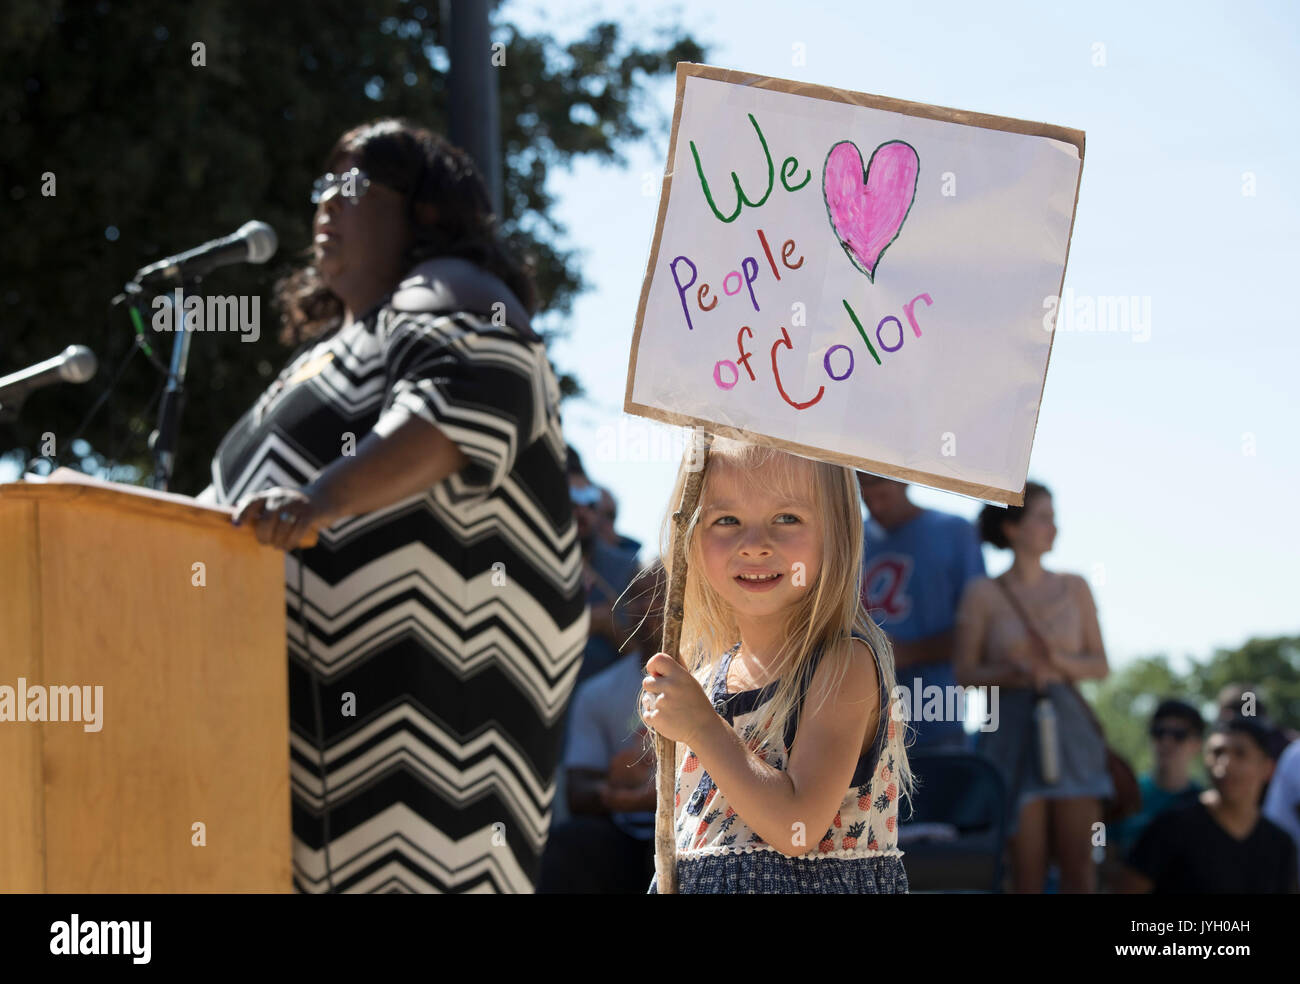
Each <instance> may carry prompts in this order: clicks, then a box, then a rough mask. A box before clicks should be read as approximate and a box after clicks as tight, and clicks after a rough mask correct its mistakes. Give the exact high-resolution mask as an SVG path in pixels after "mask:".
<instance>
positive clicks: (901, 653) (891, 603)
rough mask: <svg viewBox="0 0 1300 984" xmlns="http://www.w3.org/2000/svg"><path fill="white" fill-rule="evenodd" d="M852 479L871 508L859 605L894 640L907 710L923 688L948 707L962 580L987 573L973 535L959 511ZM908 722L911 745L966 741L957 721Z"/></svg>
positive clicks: (890, 486)
mask: <svg viewBox="0 0 1300 984" xmlns="http://www.w3.org/2000/svg"><path fill="white" fill-rule="evenodd" d="M858 485H859V486H860V487H861V489H862V501H863V502H864V503H866V506H867V511H868V512H869V513H870V520H869V521H868V523H867V525H866V529H865V531H864V537H865V541H866V542H865V543H864V544H863V576H862V603H863V604H864V605H865V606H866V608H867V611H868V612H870V613H871V617H872V618H873V619H875V621H876V624H877V625H879V626H880V627H881V628H882V629H883V630H884V631H885V634H886V635H887V636H889V641H890V642H891V643H892V644H893V646H894V666H895V671H896V676H897V680H898V684H899V686H900V687H905V688H907V689H906V694H907V713H908V714H910V713H911V712H912V710H913V708H915V707H924V705H925V692H924V688H926V687H929V686H937V687H939V688H941V689H942V692H943V694H944V699H943V701H942V703H943V706H944V707H945V709H946V708H947V706H948V700H947V693H948V691H947V689H946V688H948V687H951V686H956V683H957V680H956V677H955V676H954V675H953V669H952V647H953V625H954V623H955V621H956V616H957V605H958V603H959V602H960V601H961V596H962V592H963V590H965V587H966V585H967V583H968V582H970V581H971V580H973V579H974V578H977V577H984V576H985V571H984V554H983V553H982V552H981V550H980V542H979V535H978V533H977V532H976V530H975V526H974V525H973V524H972V523H970V522H968V521H967V520H964V519H962V518H961V517H960V516H953V515H951V514H950V513H944V512H938V511H937V510H934V509H923V508H921V507H920V506H918V505H916V504H915V503H913V502H912V501H911V500H910V499H909V498H908V497H907V486H906V485H905V484H903V483H902V482H895V481H892V480H891V479H888V478H878V477H877V476H875V475H868V474H866V473H865V472H859V473H858ZM918 686H919V687H920V688H921V692H920V693H919V694H917V693H916V691H917V688H918ZM946 717H947V715H946V714H945V718H946ZM910 727H911V728H912V729H913V730H914V731H915V734H916V738H915V745H914V746H911V747H915V748H918V749H919V748H921V747H923V746H926V747H931V748H933V747H937V746H957V747H963V748H964V747H966V744H967V742H966V732H965V730H964V728H963V727H962V722H961V721H960V720H947V719H945V720H939V721H925V720H913V721H911V722H910Z"/></svg>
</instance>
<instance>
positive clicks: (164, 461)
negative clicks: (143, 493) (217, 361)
mask: <svg viewBox="0 0 1300 984" xmlns="http://www.w3.org/2000/svg"><path fill="white" fill-rule="evenodd" d="M199 279H200V278H198V277H194V278H191V279H187V280H185V281H184V283H183V284H182V286H181V287H180V295H181V296H180V298H179V301H180V303H177V297H176V292H175V291H173V292H172V293H170V294H167V295H165V296H166V297H167V299H168V300H167V302H168V303H169V304H170V305H171V306H172V330H173V331H174V332H176V338H175V339H174V341H173V342H172V358H171V365H170V366H169V367H168V370H167V386H166V388H165V389H164V390H163V395H162V402H161V403H159V405H158V426H157V428H156V429H155V430H154V432H153V433H152V434H150V435H149V449H150V450H151V451H152V452H153V457H154V472H153V487H154V488H155V489H157V490H158V491H160V492H166V491H167V486H168V485H169V484H170V482H171V478H172V471H173V470H174V469H175V466H176V434H177V431H178V430H179V428H180V421H181V411H182V410H183V409H184V403H185V373H186V370H187V368H188V367H189V361H190V334H191V332H190V331H189V329H188V328H187V327H186V324H185V299H186V297H187V296H188V295H190V294H193V295H194V296H197V297H201V295H199Z"/></svg>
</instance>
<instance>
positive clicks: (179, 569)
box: [0, 469, 292, 892]
mask: <svg viewBox="0 0 1300 984" xmlns="http://www.w3.org/2000/svg"><path fill="white" fill-rule="evenodd" d="M230 516H231V511H230V510H229V509H224V508H218V507H211V506H205V505H201V504H199V503H197V502H196V501H195V500H193V499H189V498H187V497H185V496H179V495H169V494H166V493H157V492H151V491H148V490H144V489H139V488H136V487H134V486H127V485H114V484H111V483H106V482H98V481H96V480H94V479H90V478H87V477H86V476H83V475H80V474H78V473H75V472H70V471H68V470H67V469H60V470H58V471H57V472H55V473H54V474H53V475H51V476H50V477H49V478H48V479H46V480H44V481H28V482H19V483H13V484H8V485H0V892H289V891H291V890H292V884H291V880H290V821H289V726H288V702H289V698H288V662H287V657H286V654H285V608H284V554H283V553H282V552H280V551H279V550H275V549H273V548H271V547H265V546H262V545H261V544H259V543H258V542H257V539H256V537H255V536H253V534H252V532H251V530H249V529H247V528H244V529H240V528H235V527H232V526H231V525H230ZM196 565H202V566H196ZM200 581H202V582H203V583H202V584H200V583H199V582H200ZM72 687H76V688H78V690H79V691H80V696H82V697H90V698H91V700H90V701H87V702H85V703H84V704H83V703H81V702H80V701H78V700H77V699H76V697H75V696H74V695H73V694H72V692H71V690H70V688H72ZM97 687H102V688H103V689H102V691H99V693H102V699H101V700H98V701H97V700H94V696H93V695H94V694H95V693H96V689H95V688H97ZM6 688H7V691H8V693H6ZM87 688H89V689H87ZM41 694H44V695H45V699H44V700H42V699H41ZM6 696H8V698H9V699H8V702H7V705H6ZM24 697H25V699H23V700H21V703H20V699H22V698H24ZM42 704H44V712H43V713H42V709H41V706H40V705H42ZM78 710H79V712H80V718H81V719H80V720H68V719H67V718H69V717H72V716H74V715H76V714H77V713H78ZM92 713H93V714H95V715H97V716H98V721H97V722H93V721H90V720H88V719H89V718H90V717H91V715H92ZM38 716H42V717H44V718H45V720H43V721H41V720H31V719H30V718H31V717H38ZM56 716H59V717H60V718H61V719H59V720H53V718H55V717H56ZM96 726H97V730H95V729H96ZM88 728H90V729H91V730H87V729H88ZM200 824H201V825H202V826H201V827H200V826H197V825H200ZM200 843H201V844H202V846H199V845H200Z"/></svg>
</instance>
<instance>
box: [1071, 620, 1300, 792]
mask: <svg viewBox="0 0 1300 984" xmlns="http://www.w3.org/2000/svg"><path fill="white" fill-rule="evenodd" d="M1229 683H1239V684H1249V685H1251V686H1253V687H1256V688H1257V690H1256V693H1257V695H1258V697H1259V700H1260V702H1261V703H1262V704H1263V705H1264V708H1265V710H1266V711H1267V715H1268V718H1269V719H1270V720H1271V721H1272V723H1273V724H1275V725H1278V726H1282V727H1286V728H1297V727H1300V636H1277V637H1273V638H1260V639H1250V640H1249V641H1247V642H1246V643H1244V644H1243V645H1241V646H1238V647H1237V648H1235V649H1219V650H1216V651H1215V652H1214V654H1213V655H1211V656H1210V657H1209V658H1208V659H1206V660H1203V661H1197V662H1194V663H1193V664H1192V666H1191V669H1190V672H1189V673H1187V674H1186V675H1181V676H1180V675H1179V674H1178V673H1176V672H1175V671H1174V670H1173V669H1172V668H1171V667H1170V665H1169V661H1168V659H1167V658H1166V657H1165V656H1150V657H1146V658H1143V659H1138V660H1134V661H1133V662H1131V663H1128V664H1126V665H1125V666H1124V667H1123V668H1122V669H1120V670H1117V671H1114V672H1112V673H1111V675H1110V677H1108V678H1107V679H1106V680H1104V681H1102V683H1101V684H1100V686H1096V685H1093V686H1092V687H1091V688H1090V689H1091V690H1092V695H1093V696H1094V707H1095V708H1096V710H1097V716H1098V717H1099V718H1100V719H1101V721H1102V724H1103V725H1104V726H1105V728H1106V738H1107V740H1108V741H1109V742H1110V744H1111V745H1112V746H1114V748H1115V749H1116V750H1117V751H1118V752H1119V753H1120V754H1121V755H1123V756H1124V757H1125V758H1127V759H1128V760H1129V762H1130V763H1131V764H1132V765H1133V767H1134V769H1136V770H1137V771H1138V772H1139V773H1142V772H1146V771H1149V770H1150V769H1151V768H1152V764H1153V756H1152V752H1151V741H1150V739H1149V738H1148V736H1147V729H1148V727H1149V726H1150V723H1151V713H1152V712H1153V711H1154V710H1155V709H1156V705H1157V704H1158V703H1159V702H1160V701H1161V700H1163V699H1164V698H1166V697H1175V698H1178V699H1180V700H1185V701H1187V702H1188V703H1190V704H1191V705H1193V706H1194V707H1198V708H1200V709H1201V713H1202V714H1203V715H1204V716H1205V718H1206V724H1207V727H1208V725H1209V724H1210V722H1211V721H1212V720H1213V718H1214V716H1215V714H1216V709H1215V707H1214V702H1215V700H1216V699H1217V698H1218V695H1219V691H1220V690H1221V689H1223V687H1225V686H1226V685H1227V684H1229ZM1197 768H1198V769H1200V766H1199V765H1198V766H1197ZM1203 778H1204V777H1202V779H1203Z"/></svg>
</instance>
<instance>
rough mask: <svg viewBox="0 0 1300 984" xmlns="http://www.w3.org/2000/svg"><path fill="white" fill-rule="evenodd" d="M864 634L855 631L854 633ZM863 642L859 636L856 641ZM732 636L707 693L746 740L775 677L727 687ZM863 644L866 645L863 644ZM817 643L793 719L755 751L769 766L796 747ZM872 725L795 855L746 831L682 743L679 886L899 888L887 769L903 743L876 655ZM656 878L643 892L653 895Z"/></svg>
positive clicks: (772, 891)
mask: <svg viewBox="0 0 1300 984" xmlns="http://www.w3.org/2000/svg"><path fill="white" fill-rule="evenodd" d="M854 637H855V638H862V637H861V636H857V635H855V636H854ZM863 641H864V642H865V641H866V640H863ZM739 648H740V644H739V643H737V644H736V645H735V646H734V647H733V648H732V649H731V650H730V651H729V652H727V653H726V654H725V655H724V656H723V657H722V659H721V660H719V661H718V666H717V668H716V669H715V670H714V672H713V675H712V678H711V680H710V682H709V684H708V693H709V694H710V698H711V700H712V702H713V707H714V709H715V710H716V711H717V712H718V714H720V715H721V716H722V718H723V720H725V721H726V722H727V723H728V724H730V725H731V726H732V727H733V728H734V729H735V730H736V732H737V733H738V734H739V735H740V736H741V738H742V739H743V740H744V741H746V742H748V741H749V740H750V738H751V736H752V735H753V733H754V732H755V731H756V730H757V728H758V726H759V724H760V722H764V723H765V719H764V718H763V717H762V715H764V714H766V713H768V705H769V703H770V702H771V700H772V698H773V697H774V696H775V694H776V688H777V681H775V680H774V681H772V682H771V683H769V684H768V685H767V686H766V687H759V688H755V689H753V690H744V691H741V692H739V693H730V692H728V691H727V668H728V667H729V666H730V665H731V660H732V657H734V656H735V655H736V652H737V651H738V650H739ZM869 648H870V647H869ZM821 656H822V653H821V651H820V650H819V651H818V652H816V653H815V654H814V656H813V660H812V666H811V667H810V669H809V670H808V672H807V674H806V675H805V677H804V688H803V693H802V694H801V695H800V698H799V706H798V708H797V709H796V713H795V715H794V719H793V720H792V721H791V722H790V724H789V725H788V726H787V728H786V732H785V736H784V747H783V748H781V749H779V750H773V749H770V748H766V749H763V750H760V751H759V753H758V755H759V758H761V759H763V761H765V762H767V763H768V764H770V765H772V766H773V767H775V768H778V769H783V768H785V763H786V761H787V759H788V757H789V751H790V749H791V748H793V747H794V738H795V734H796V732H797V730H798V719H799V713H800V712H802V710H803V703H804V698H805V697H806V696H807V693H808V684H809V683H810V681H811V680H812V678H813V674H814V673H815V672H816V669H817V664H818V663H819V662H820V660H821ZM872 658H873V659H875V660H876V674H877V677H878V679H879V680H880V681H881V683H880V722H879V724H878V726H877V728H876V735H875V740H874V741H873V743H872V747H871V751H870V752H869V753H868V754H867V755H864V756H861V757H860V758H859V759H858V764H857V768H856V770H855V771H854V773H853V780H852V783H851V785H850V788H849V790H848V792H847V793H846V794H845V796H844V799H843V801H842V802H841V803H840V808H839V811H838V812H837V813H836V814H835V819H834V821H833V823H832V825H831V826H830V827H829V828H827V830H826V832H825V833H824V834H822V835H821V837H820V838H819V843H818V845H817V848H816V849H815V850H813V851H810V852H809V853H807V854H804V855H801V856H799V857H791V856H789V855H786V854H783V853H781V852H780V851H778V850H777V849H776V848H774V847H772V846H771V845H770V844H768V843H766V842H765V841H764V840H763V838H761V837H760V836H759V835H758V834H757V833H755V832H754V831H753V830H751V829H750V828H749V827H748V826H747V825H746V823H745V821H744V820H743V819H742V818H741V816H740V814H738V813H737V812H736V811H735V810H734V809H733V808H732V807H731V806H730V805H729V804H728V803H727V799H726V797H725V796H724V795H723V793H722V791H721V790H720V789H719V788H718V787H717V785H715V784H714V782H713V780H712V779H711V778H710V777H709V774H708V772H707V771H706V770H705V769H704V768H703V767H702V765H701V763H700V760H699V757H698V756H696V754H695V753H694V752H693V751H692V750H691V749H690V748H686V749H685V750H684V753H683V756H682V761H681V762H680V763H679V765H678V768H677V794H676V839H677V881H678V891H680V892H681V893H682V894H690V893H723V894H745V895H753V894H763V895H797V894H813V893H818V894H840V895H845V894H854V895H856V894H861V895H883V894H901V893H906V892H907V890H908V887H907V873H906V872H905V871H904V870H903V862H902V856H903V852H902V851H900V850H899V849H898V783H897V777H896V775H895V773H894V769H895V764H896V762H897V759H898V757H899V753H900V751H901V746H902V740H903V739H902V729H901V728H899V727H897V726H896V725H895V723H894V722H893V721H890V720H889V699H888V696H887V694H886V692H885V687H884V675H883V674H881V672H880V660H879V658H878V657H877V656H876V654H875V651H874V650H872ZM657 881H658V878H657V876H656V877H655V878H653V879H651V882H650V889H649V893H648V894H655V893H656V888H657Z"/></svg>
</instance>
